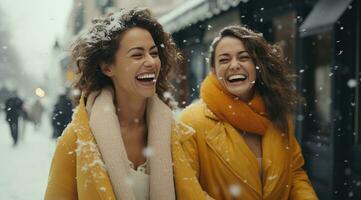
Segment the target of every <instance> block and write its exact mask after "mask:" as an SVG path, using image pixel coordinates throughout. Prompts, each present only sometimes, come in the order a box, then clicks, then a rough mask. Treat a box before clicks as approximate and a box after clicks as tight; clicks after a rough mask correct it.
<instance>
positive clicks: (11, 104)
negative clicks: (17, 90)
mask: <svg viewBox="0 0 361 200" xmlns="http://www.w3.org/2000/svg"><path fill="white" fill-rule="evenodd" d="M23 104H24V103H23V100H21V99H20V98H19V97H18V96H16V95H15V96H14V97H11V98H9V99H8V100H6V102H5V112H6V121H7V122H8V123H9V126H10V132H11V137H12V139H13V142H14V143H13V145H14V146H16V145H17V143H18V135H19V117H23V118H24V119H27V117H28V115H27V112H26V110H25V109H24V107H23Z"/></svg>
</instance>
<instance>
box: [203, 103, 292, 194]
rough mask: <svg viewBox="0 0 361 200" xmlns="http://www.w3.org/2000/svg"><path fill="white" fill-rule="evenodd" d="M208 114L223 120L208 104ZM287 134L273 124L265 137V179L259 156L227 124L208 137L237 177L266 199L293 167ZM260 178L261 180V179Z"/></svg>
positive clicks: (263, 138)
mask: <svg viewBox="0 0 361 200" xmlns="http://www.w3.org/2000/svg"><path fill="white" fill-rule="evenodd" d="M204 106H205V109H204V115H205V116H206V117H207V118H210V119H212V120H215V121H217V122H220V119H219V118H217V116H215V114H214V113H212V111H211V110H209V109H208V108H207V107H206V105H205V104H204ZM285 135H287V134H281V133H280V131H279V130H278V129H276V128H275V127H274V126H273V125H272V124H271V125H270V126H269V127H268V130H267V131H266V134H265V135H264V136H263V137H262V179H261V177H260V175H259V170H258V169H259V166H258V162H257V159H256V157H255V156H254V154H253V153H252V151H251V150H250V149H249V147H248V145H247V144H246V142H245V141H244V139H243V138H242V137H241V136H240V135H239V132H238V131H237V130H236V129H235V128H234V127H232V126H231V125H230V124H229V123H227V122H221V123H217V124H216V125H215V126H214V127H213V128H212V129H211V130H210V131H207V133H206V135H205V138H206V142H207V144H208V145H209V147H210V148H211V149H212V150H213V151H214V152H215V153H216V155H217V157H219V158H220V159H221V160H222V162H223V164H224V165H225V166H226V167H227V168H228V169H229V170H230V171H232V172H233V174H235V176H236V177H237V178H238V179H239V180H240V181H242V182H244V183H245V184H246V185H248V186H249V187H250V188H252V189H253V190H254V191H255V192H256V193H258V194H259V195H260V197H261V196H262V197H263V198H268V197H270V195H272V192H273V191H274V188H276V187H279V186H278V185H277V184H279V183H282V182H284V181H281V179H284V178H287V176H289V175H288V174H287V173H285V172H286V171H288V170H287V168H288V167H289V165H290V163H291V162H290V156H289V155H290V154H289V152H287V151H290V150H289V146H288V138H287V137H285ZM287 147H288V148H287ZM257 177H260V178H257Z"/></svg>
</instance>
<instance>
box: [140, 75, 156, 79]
mask: <svg viewBox="0 0 361 200" xmlns="http://www.w3.org/2000/svg"><path fill="white" fill-rule="evenodd" d="M149 78H155V74H142V75H139V76H137V79H149Z"/></svg>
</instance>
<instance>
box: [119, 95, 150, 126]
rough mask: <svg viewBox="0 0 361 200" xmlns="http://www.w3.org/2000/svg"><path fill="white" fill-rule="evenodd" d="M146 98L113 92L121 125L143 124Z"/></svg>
mask: <svg viewBox="0 0 361 200" xmlns="http://www.w3.org/2000/svg"><path fill="white" fill-rule="evenodd" d="M146 102H147V99H146V98H139V97H134V96H133V97H132V96H131V95H126V94H124V93H121V92H119V90H118V91H116V92H115V105H116V110H117V115H118V119H119V124H120V126H121V127H132V126H144V125H145V109H146Z"/></svg>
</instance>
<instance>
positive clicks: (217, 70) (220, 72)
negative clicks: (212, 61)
mask: <svg viewBox="0 0 361 200" xmlns="http://www.w3.org/2000/svg"><path fill="white" fill-rule="evenodd" d="M214 71H215V73H216V75H217V76H223V75H224V72H225V68H224V67H222V65H216V66H215V68H214Z"/></svg>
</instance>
